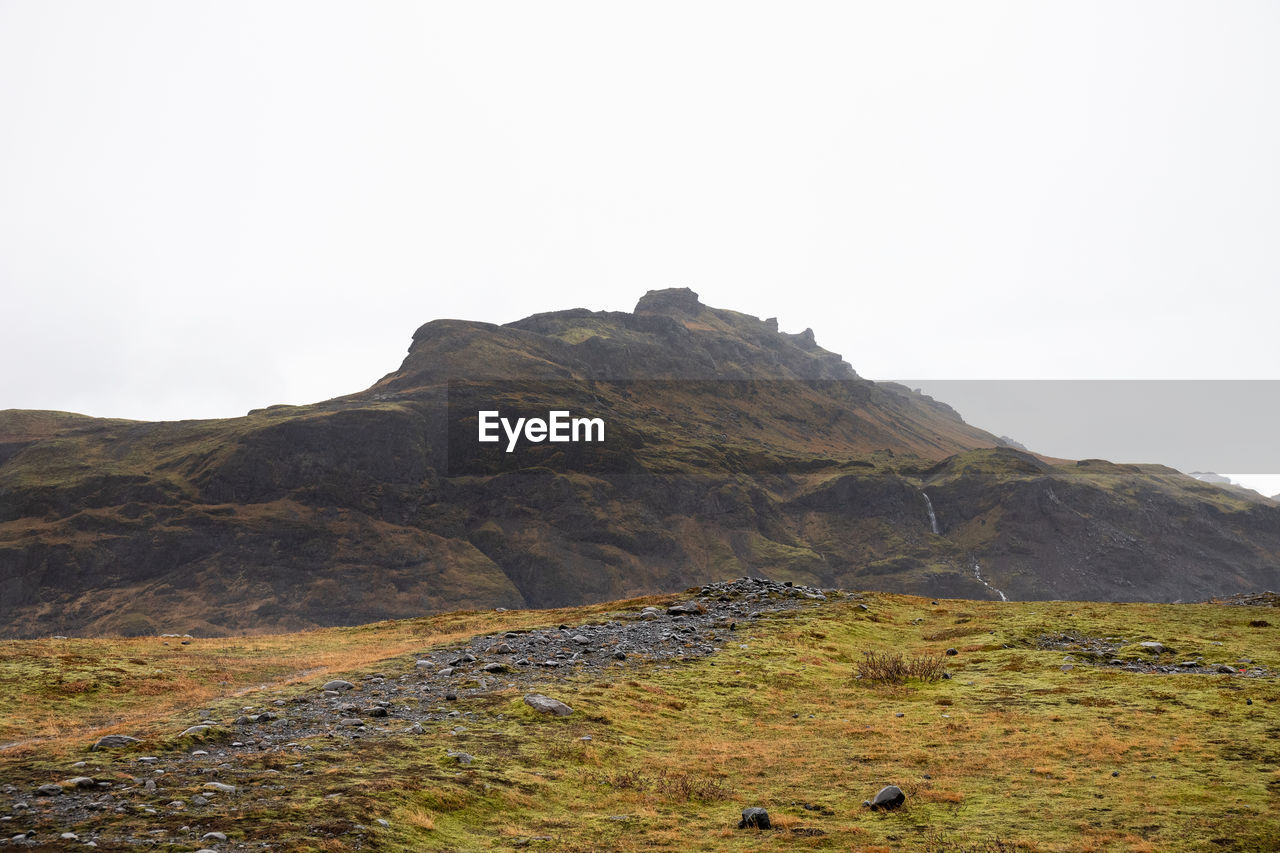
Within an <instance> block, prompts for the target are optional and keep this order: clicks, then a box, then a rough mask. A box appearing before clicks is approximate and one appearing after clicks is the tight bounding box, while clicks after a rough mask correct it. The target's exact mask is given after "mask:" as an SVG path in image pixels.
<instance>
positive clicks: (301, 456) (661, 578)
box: [0, 289, 1280, 636]
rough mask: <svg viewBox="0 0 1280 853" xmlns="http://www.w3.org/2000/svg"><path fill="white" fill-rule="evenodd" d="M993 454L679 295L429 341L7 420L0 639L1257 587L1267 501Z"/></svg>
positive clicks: (936, 413)
mask: <svg viewBox="0 0 1280 853" xmlns="http://www.w3.org/2000/svg"><path fill="white" fill-rule="evenodd" d="M486 411H495V412H499V413H500V414H501V416H502V417H503V418H507V419H508V421H509V423H515V422H516V420H517V419H518V418H526V419H531V418H541V419H544V420H545V419H547V418H548V416H549V413H550V412H553V411H567V412H571V413H572V415H573V416H575V417H577V416H582V417H584V418H598V419H599V420H600V421H601V422H602V423H603V425H604V429H603V431H604V440H603V441H598V442H597V441H591V442H588V441H585V440H584V441H579V442H560V443H552V442H550V441H542V442H535V441H532V440H529V434H528V433H525V434H524V436H523V438H522V440H520V441H518V442H517V445H518V446H516V447H514V448H513V449H512V450H511V452H507V446H508V441H507V439H506V438H505V437H503V434H502V433H501V431H500V430H499V431H498V433H497V436H499V437H500V440H498V441H495V442H492V443H489V442H480V441H479V440H478V436H479V431H480V429H481V426H482V422H481V415H480V413H481V412H486ZM495 429H496V427H495ZM1003 444H1004V442H1003V441H1002V440H1001V439H999V438H997V437H995V436H994V435H991V434H989V433H986V432H984V431H982V430H979V429H976V428H974V427H971V426H969V425H967V424H966V423H964V421H963V420H962V419H961V417H960V416H959V415H958V414H957V413H956V412H955V411H953V410H952V409H951V408H950V407H948V406H946V405H945V404H944V403H941V402H938V401H935V400H933V399H931V398H929V397H926V396H923V395H921V394H918V393H915V392H912V391H911V390H910V389H907V388H905V387H903V386H899V385H893V384H888V383H875V382H871V381H868V380H865V379H862V378H860V377H859V376H858V375H857V374H856V373H855V372H854V370H853V369H852V368H851V367H850V366H849V365H848V364H846V363H845V362H844V361H843V359H841V357H840V356H839V355H837V354H835V353H832V352H828V351H827V350H825V349H823V348H821V347H820V346H818V345H817V343H816V342H815V340H814V336H813V333H812V331H809V330H806V331H804V332H802V333H799V334H787V333H784V332H781V331H780V330H779V329H778V324H777V322H776V321H774V320H760V319H758V318H755V317H750V316H748V315H745V314H740V313H737V312H734V311H728V310H723V309H716V308H711V307H708V306H705V305H703V304H702V303H701V302H700V301H699V300H698V298H697V296H696V295H695V294H694V293H692V292H691V291H689V290H684V289H680V290H664V291H654V292H650V293H649V294H647V295H646V296H645V297H644V298H642V299H641V300H640V302H639V303H638V304H637V306H636V309H635V311H634V312H632V313H626V312H592V311H587V310H572V311H560V312H555V313H549V314H539V315H535V316H533V317H529V318H526V319H524V320H520V321H518V322H515V323H510V324H507V325H504V326H497V325H492V324H487V323H477V322H468V321H460V320H437V321H433V322H430V323H427V324H426V325H424V326H422V327H421V328H420V329H418V331H417V332H416V333H415V334H414V336H413V343H412V345H411V347H410V349H409V353H408V356H407V357H406V358H405V360H404V363H403V364H402V365H401V367H400V369H399V370H397V371H395V372H394V373H391V374H388V375H387V376H385V377H383V378H382V379H381V380H380V381H378V382H377V383H375V384H374V385H373V386H372V387H371V388H369V389H368V390H366V391H363V392H360V393H356V394H351V395H349V396H346V397H341V398H337V399H334V400H330V401H326V402H323V403H318V404H315V405H311V406H296V407H295V406H274V407H270V408H268V409H263V410H255V411H253V412H250V413H249V414H248V415H246V416H245V417H242V418H233V419H226V420H212V421H180V422H164V423H142V422H131V421H119V420H110V421H109V420H99V419H93V418H85V417H82V416H78V415H71V414H66V413H54V412H27V411H12V410H11V411H5V412H0V634H3V635H5V636H31V635H43V634H52V633H64V634H65V633H73V632H77V633H78V632H98V633H104V632H105V633H121V634H141V633H154V632H160V631H173V632H183V633H185V632H195V633H205V634H214V633H236V632H241V631H247V632H259V631H264V630H292V629H301V628H307V627H313V626H318V625H336V624H357V623H363V622H369V621H374V620H378V619H384V618H390V617H400V616H410V615H418V614H421V613H424V612H436V611H441V610H449V609H460V608H462V609H465V608H485V607H508V608H515V607H547V606H559V605H568V604H577V603H583V602H593V601H604V600H609V599H616V598H620V597H624V596H628V595H635V594H642V593H647V592H653V591H657V590H662V589H672V588H681V587H684V586H688V585H691V584H700V583H704V582H709V581H713V580H719V579H724V578H727V577H735V576H738V575H742V574H748V573H760V574H769V575H771V576H774V577H780V578H783V579H789V580H794V581H796V582H803V583H809V584H813V585H831V586H841V587H845V588H858V589H868V588H870V589H882V590H896V591H906V592H916V593H923V594H927V595H950V596H960V597H973V598H999V597H1002V596H1003V597H1008V598H1019V599H1031V598H1085V599H1114V600H1174V599H1192V598H1195V599H1203V598H1208V597H1210V596H1213V595H1222V594H1229V593H1234V592H1239V591H1242V590H1255V589H1261V588H1266V587H1275V586H1277V581H1278V580H1280V559H1278V556H1277V555H1280V507H1277V506H1275V505H1274V504H1272V503H1270V502H1268V501H1266V500H1265V499H1261V498H1259V499H1257V500H1252V499H1250V498H1248V497H1247V496H1245V495H1243V494H1237V493H1233V492H1228V491H1225V490H1223V489H1221V488H1219V487H1217V486H1215V485H1212V484H1209V483H1202V482H1199V481H1197V480H1195V479H1193V478H1191V477H1188V476H1185V475H1182V474H1179V473H1178V472H1176V471H1173V470H1172V469H1168V468H1163V467H1160V466H1150V465H1143V466H1134V465H1116V464H1112V463H1108V462H1103V461H1098V460H1086V461H1082V462H1078V463H1077V462H1069V463H1062V462H1060V461H1054V460H1046V459H1043V458H1040V457H1037V456H1035V455H1033V454H1030V453H1027V452H1025V451H1023V450H1019V449H1015V448H1012V447H1007V446H1003Z"/></svg>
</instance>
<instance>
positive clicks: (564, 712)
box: [524, 693, 573, 717]
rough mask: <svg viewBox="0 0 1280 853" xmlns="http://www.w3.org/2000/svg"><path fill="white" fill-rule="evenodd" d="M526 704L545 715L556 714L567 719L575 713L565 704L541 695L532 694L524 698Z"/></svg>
mask: <svg viewBox="0 0 1280 853" xmlns="http://www.w3.org/2000/svg"><path fill="white" fill-rule="evenodd" d="M524 703H525V704H526V705H528V706H529V707H530V708H533V709H534V710H535V711H541V712H542V713H544V714H554V715H556V716H557V717H567V716H569V715H570V714H572V713H573V709H572V708H570V707H569V706H568V705H566V704H564V703H563V702H561V701H559V700H556V699H552V698H550V697H548V696H543V695H542V694H540V693H530V694H529V695H528V696H526V697H524Z"/></svg>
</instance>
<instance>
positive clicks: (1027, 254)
mask: <svg viewBox="0 0 1280 853" xmlns="http://www.w3.org/2000/svg"><path fill="white" fill-rule="evenodd" d="M1278 44H1280V4H1276V3H1274V2H1242V0H1233V2H1230V3H1208V2H1195V3H1187V2H1170V0H1159V1H1158V2H1117V1H1116V0H1109V2H1101V3H1089V2H1079V0H1072V2H1063V3H1044V2H1038V3H1027V2H1023V0H1017V1H1016V2H1007V3H1003V2H1002V3H993V2H954V0H947V2H937V3H918V2H915V3H913V2H887V0H877V2H870V3H865V2H864V3H859V2H847V1H846V2H839V3H816V2H814V3H799V4H797V3H781V2H779V3H769V4H758V3H749V2H743V0H734V2H725V3H711V2H696V0H681V2H658V1H657V0H649V2H645V3H629V4H622V3H612V2H600V0H591V2H582V3H565V2H538V3H529V2H516V3H500V2H486V3H466V2H456V0H452V1H451V2H445V3H420V2H419V3H373V2H363V3H327V2H316V0H306V2H297V3H292V2H261V0H255V2H228V0H218V2H205V3H188V2H175V0H164V2H154V3H150V2H127V3H126V2H103V0H90V2H59V0H22V1H18V0H0V122H2V124H0V290H2V297H3V303H0V304H3V310H4V317H5V319H6V322H5V323H4V326H3V328H4V334H3V336H0V357H3V360H4V368H3V371H2V372H0V408H14V407H20V408H52V409H68V410H73V411H79V412H84V413H87V414H93V415H109V416H121V417H134V418H148V419H173V418H185V417H212V416H227V415H237V414H242V413H243V412H244V411H246V410H247V409H250V408H253V407H257V406H263V405H267V404H271V403H278V402H289V403H304V402H312V401H316V400H320V399H324V398H327V397H332V396H335V395H338V394H343V393H347V392H351V391H355V390H359V389H361V388H364V387H367V386H368V385H370V384H372V383H373V382H374V381H375V380H376V379H377V378H379V377H380V376H382V375H383V374H385V373H387V372H389V371H391V370H394V369H395V368H396V367H397V366H398V364H399V362H400V360H401V358H402V357H403V355H404V352H405V349H406V348H407V346H408V343H409V339H410V335H411V334H412V332H413V330H414V329H415V328H416V327H417V326H418V325H420V324H421V323H423V322H426V321H427V320H431V319H434V318H439V317H461V318H470V319H479V320H487V321H492V322H507V321H510V320H514V319H517V318H520V317H522V316H525V315H527V314H530V313H533V312H536V311H545V310H555V309H561V308H570V307H579V306H581V307H588V308H593V309H614V310H618V309H621V310H630V309H631V308H632V306H633V305H634V304H635V301H636V299H637V298H638V297H639V296H640V295H641V294H642V293H643V292H644V291H645V290H648V289H650V288H659V287H671V286H689V287H692V288H693V289H694V290H696V291H698V292H699V293H700V294H701V295H702V298H703V301H704V302H706V303H708V304H711V305H716V306H720V307H730V308H735V309H738V310H742V311H746V312H749V313H753V314H757V315H760V316H777V317H778V318H779V319H780V322H781V325H782V328H783V329H784V330H787V331H799V330H800V329H803V328H804V327H806V326H812V327H813V328H814V330H815V332H816V334H817V338H818V342H819V343H820V344H822V345H823V346H825V347H827V348H828V349H832V350H835V351H837V352H840V353H841V354H843V355H844V356H845V358H846V360H848V361H849V362H850V363H851V364H852V365H853V366H854V368H855V369H856V370H858V372H859V373H861V374H862V375H863V376H868V377H871V378H891V377H936V378H1064V379H1075V378H1130V379H1132V378H1176V379H1206V378H1208V379H1213V378H1265V379H1276V378H1280V376H1277V370H1276V369H1275V365H1276V364H1277V349H1278V347H1277V342H1276V334H1275V327H1276V322H1277V320H1276V318H1277V317H1278V316H1280V253H1278V250H1277V247H1278V245H1280V244H1278V243H1277V235H1280V157H1278V156H1277V153H1276V152H1278V151H1280V110H1278V109H1277V108H1276V107H1277V104H1280V50H1277V49H1276V45H1278ZM993 428H995V429H997V431H999V427H998V426H996V427H993Z"/></svg>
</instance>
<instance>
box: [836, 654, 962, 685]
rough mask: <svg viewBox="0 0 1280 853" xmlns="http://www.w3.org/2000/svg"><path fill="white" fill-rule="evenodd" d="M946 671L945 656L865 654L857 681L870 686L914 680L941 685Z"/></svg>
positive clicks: (855, 675) (857, 673) (856, 677)
mask: <svg viewBox="0 0 1280 853" xmlns="http://www.w3.org/2000/svg"><path fill="white" fill-rule="evenodd" d="M946 669H947V667H946V658H944V657H943V656H942V655H931V654H918V655H911V656H910V657H908V656H906V655H903V654H901V653H900V652H872V651H864V652H863V653H862V663H861V664H860V665H859V666H858V669H857V672H855V673H854V678H855V680H860V681H864V682H866V683H869V684H906V683H907V682H908V681H910V680H913V679H914V680H916V681H920V682H923V683H925V684H928V683H930V682H933V681H941V680H942V676H943V674H944V673H945V672H946Z"/></svg>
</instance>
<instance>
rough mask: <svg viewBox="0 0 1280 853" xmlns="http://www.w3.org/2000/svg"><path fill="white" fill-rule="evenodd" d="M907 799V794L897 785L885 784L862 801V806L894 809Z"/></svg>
mask: <svg viewBox="0 0 1280 853" xmlns="http://www.w3.org/2000/svg"><path fill="white" fill-rule="evenodd" d="M906 801H907V795H906V794H904V793H902V789H901V788H899V787H898V786H897V785H885V786H884V787H883V788H881V789H880V790H879V791H878V792H877V793H876V795H875V796H874V797H872V798H871V799H870V800H865V801H863V803H862V804H863V805H864V806H869V807H870V808H872V809H885V810H889V809H896V808H898V807H899V806H901V805H902V804H903V803H905V802H906Z"/></svg>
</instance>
